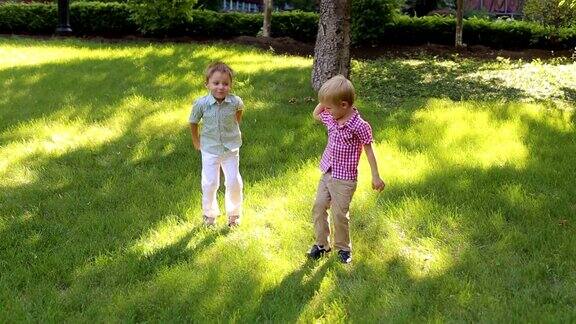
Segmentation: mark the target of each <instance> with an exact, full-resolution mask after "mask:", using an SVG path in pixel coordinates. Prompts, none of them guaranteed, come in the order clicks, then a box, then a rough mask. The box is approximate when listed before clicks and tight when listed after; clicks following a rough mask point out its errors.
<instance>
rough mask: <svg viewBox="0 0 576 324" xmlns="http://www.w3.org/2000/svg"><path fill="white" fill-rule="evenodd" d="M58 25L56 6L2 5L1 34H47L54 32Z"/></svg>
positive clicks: (0, 17)
mask: <svg viewBox="0 0 576 324" xmlns="http://www.w3.org/2000/svg"><path fill="white" fill-rule="evenodd" d="M57 23H58V13H57V10H56V6H55V5H44V4H29V5H22V4H15V3H7V4H3V5H0V32H2V33H26V34H46V33H52V32H54V29H55V28H56V24H57Z"/></svg>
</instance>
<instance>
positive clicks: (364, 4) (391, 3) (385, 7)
mask: <svg viewBox="0 0 576 324" xmlns="http://www.w3.org/2000/svg"><path fill="white" fill-rule="evenodd" d="M400 5H401V3H400V1H399V0H352V13H351V18H352V22H351V38H352V42H353V43H361V42H369V43H377V42H378V40H379V39H380V38H382V37H383V36H384V33H383V32H384V29H383V28H382V27H383V25H386V24H388V23H390V22H391V21H392V20H393V19H394V17H395V16H397V15H398V14H399V13H400Z"/></svg>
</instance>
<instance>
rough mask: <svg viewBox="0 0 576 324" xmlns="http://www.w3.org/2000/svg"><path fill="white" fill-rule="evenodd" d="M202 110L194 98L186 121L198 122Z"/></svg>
mask: <svg viewBox="0 0 576 324" xmlns="http://www.w3.org/2000/svg"><path fill="white" fill-rule="evenodd" d="M202 116H203V111H202V105H201V104H200V102H199V100H196V101H195V102H194V104H192V111H191V112H190V117H189V118H188V122H190V123H191V124H198V123H199V122H200V119H202Z"/></svg>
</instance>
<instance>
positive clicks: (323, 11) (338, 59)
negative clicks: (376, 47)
mask: <svg viewBox="0 0 576 324" xmlns="http://www.w3.org/2000/svg"><path fill="white" fill-rule="evenodd" d="M350 6H351V0H322V1H321V2H320V21H319V22H318V35H317V36H316V45H315V46H314V67H313V70H312V87H313V88H314V90H315V91H318V90H319V89H320V87H321V86H322V84H323V83H324V82H325V81H326V80H328V79H330V78H331V77H333V76H335V75H337V74H342V75H344V76H345V77H347V78H348V77H349V75H350Z"/></svg>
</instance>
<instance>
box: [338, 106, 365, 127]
mask: <svg viewBox="0 0 576 324" xmlns="http://www.w3.org/2000/svg"><path fill="white" fill-rule="evenodd" d="M352 109H354V112H353V113H352V117H350V119H348V120H347V121H346V122H345V123H344V125H338V122H336V121H335V122H336V125H338V127H340V128H344V127H348V128H350V127H352V124H353V123H355V122H356V119H358V116H360V114H358V110H357V109H356V107H352Z"/></svg>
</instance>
